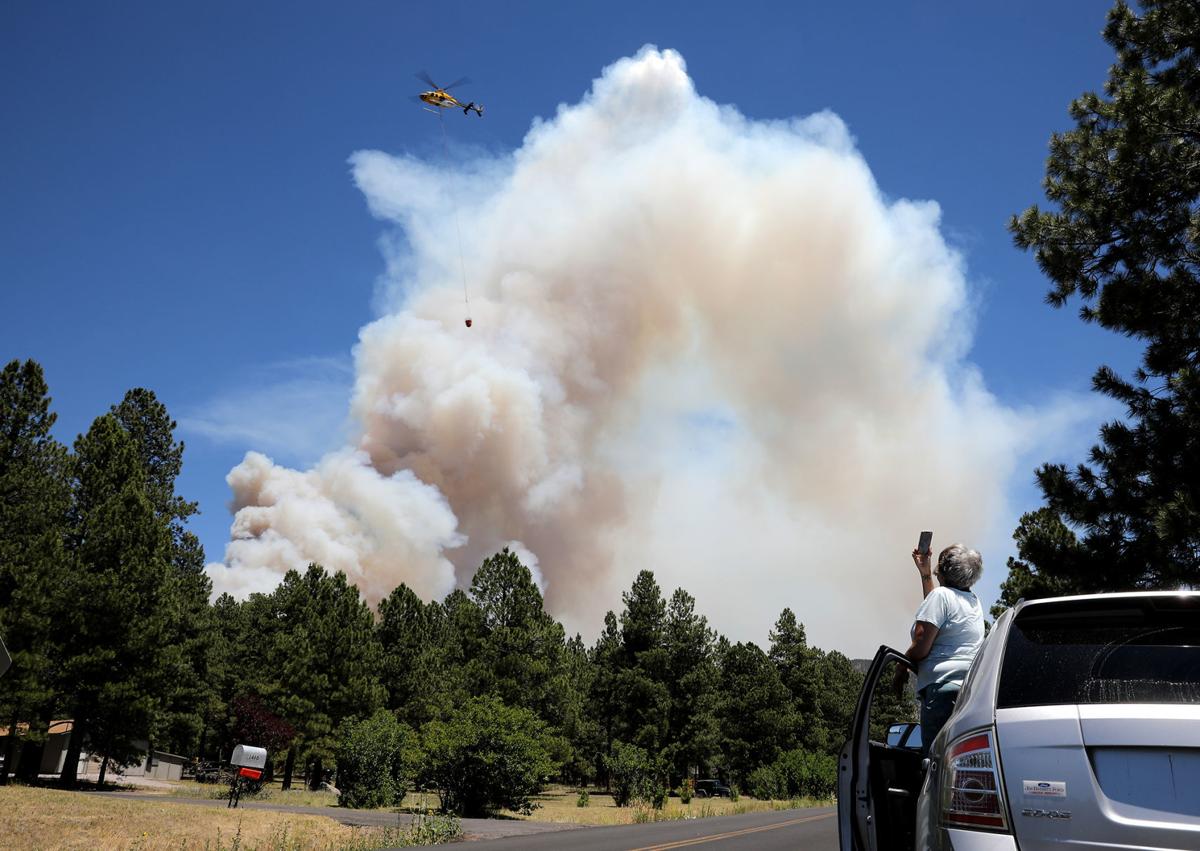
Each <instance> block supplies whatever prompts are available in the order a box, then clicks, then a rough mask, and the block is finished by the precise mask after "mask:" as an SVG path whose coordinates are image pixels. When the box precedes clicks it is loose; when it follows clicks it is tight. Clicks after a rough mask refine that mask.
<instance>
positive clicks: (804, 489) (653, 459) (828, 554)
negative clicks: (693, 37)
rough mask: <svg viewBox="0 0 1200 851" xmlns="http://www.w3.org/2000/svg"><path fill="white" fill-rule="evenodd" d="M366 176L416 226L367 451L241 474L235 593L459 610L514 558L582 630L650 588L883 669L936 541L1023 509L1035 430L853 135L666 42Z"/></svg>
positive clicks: (227, 584)
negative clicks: (509, 149)
mask: <svg viewBox="0 0 1200 851" xmlns="http://www.w3.org/2000/svg"><path fill="white" fill-rule="evenodd" d="M352 165H353V174H354V179H355V181H356V183H357V185H358V186H359V188H360V189H361V190H362V192H363V193H364V195H365V196H366V199H367V202H368V203H369V205H370V208H371V210H372V211H373V212H374V214H375V215H377V216H378V217H379V218H381V219H383V220H385V221H387V222H389V223H392V224H393V225H394V226H395V228H396V230H395V233H394V234H393V236H392V238H391V242H390V243H389V245H390V247H391V248H390V250H389V261H390V262H389V270H390V271H389V275H390V277H389V286H388V292H387V293H386V294H385V296H384V299H385V301H386V302H387V304H386V310H385V311H383V312H384V314H385V315H382V317H381V318H380V319H378V320H377V321H375V322H373V323H372V324H370V325H368V326H367V327H366V328H364V329H363V330H362V332H361V335H360V340H359V344H358V347H357V349H356V354H355V356H356V370H357V371H356V384H355V392H354V399H353V404H352V412H351V413H352V417H353V419H354V421H355V422H356V423H357V425H358V427H359V428H360V433H359V437H358V439H357V441H356V442H355V443H354V445H353V446H351V447H347V448H346V449H345V450H342V451H339V452H336V453H334V454H333V455H330V456H329V457H327V458H325V459H324V460H323V461H321V462H320V463H319V464H318V465H317V466H316V467H315V468H314V469H311V470H309V471H307V472H298V471H294V470H289V469H285V468H282V467H280V466H277V465H275V464H274V463H272V462H271V461H270V460H269V459H267V458H266V457H264V456H263V455H260V454H257V453H250V454H248V455H247V456H246V459H245V460H244V461H243V462H242V463H241V464H240V465H239V466H238V467H237V468H235V469H234V470H233V471H232V472H231V473H230V475H229V483H230V485H231V487H232V488H233V491H234V509H235V511H236V517H235V520H234V524H233V536H232V537H233V540H232V541H231V542H230V544H229V545H228V549H227V550H226V554H225V561H224V564H223V565H212V566H210V573H211V574H212V576H213V578H214V581H215V584H216V586H217V588H218V590H226V589H228V590H233V591H235V592H241V593H245V592H247V591H252V590H269V589H270V588H272V587H274V585H275V584H276V583H277V582H278V580H279V578H280V576H281V574H282V573H283V572H284V571H285V570H287V569H289V568H302V567H303V566H304V565H305V564H307V563H308V562H310V561H317V562H320V563H322V564H324V565H326V566H327V567H329V568H331V569H340V570H344V571H346V573H347V574H348V575H349V577H350V578H351V580H352V581H354V582H356V583H357V584H358V585H359V587H360V588H362V590H363V591H364V593H365V594H366V596H367V597H368V599H370V600H371V601H372V602H374V601H377V600H378V599H379V598H380V597H381V596H384V595H386V594H387V593H388V592H389V591H390V590H391V589H392V588H393V587H394V586H395V585H397V584H398V583H400V582H406V583H408V584H409V585H410V586H411V587H413V588H414V589H415V590H417V591H418V592H419V593H420V594H422V595H424V596H426V597H427V598H430V597H440V596H441V595H443V594H445V593H446V592H448V591H449V590H451V589H452V588H453V587H455V585H464V584H466V583H468V582H469V581H470V578H471V575H472V572H473V570H474V569H475V568H476V567H477V566H478V564H479V563H480V561H481V559H482V558H484V557H486V556H487V555H488V554H490V553H492V552H494V551H496V550H497V549H499V548H500V547H502V546H505V545H509V546H514V547H519V548H520V551H521V552H522V554H523V555H524V557H525V558H526V559H527V561H529V562H532V563H533V567H534V568H535V572H537V573H538V576H539V579H540V581H542V582H543V583H544V589H545V592H546V597H547V601H548V606H549V607H550V608H551V610H552V611H553V612H554V613H555V614H557V615H558V616H559V617H561V618H563V619H564V620H565V621H566V622H567V624H568V626H572V627H578V628H581V629H583V630H584V631H585V633H593V632H594V630H595V627H596V625H597V624H598V623H599V618H600V615H602V613H603V611H604V609H606V608H613V607H617V606H619V604H620V603H619V591H620V589H621V588H624V587H627V586H628V584H629V582H630V581H631V580H632V578H633V575H634V574H635V573H636V571H637V570H639V569H642V568H651V569H653V570H654V571H655V573H656V575H657V576H658V578H659V581H660V584H662V585H663V586H664V588H665V590H666V591H667V592H668V593H669V591H670V589H671V588H673V587H675V586H676V585H683V586H684V587H685V588H687V589H688V590H690V591H691V592H692V593H693V594H695V595H696V596H697V597H698V601H699V608H700V610H701V611H704V612H706V613H707V614H708V615H709V616H710V618H711V619H712V620H713V622H714V624H715V625H716V626H717V627H719V628H721V629H722V630H725V631H727V632H728V633H729V634H731V635H732V636H733V637H736V638H753V639H755V640H759V641H761V640H762V639H763V638H765V632H766V628H767V626H768V625H769V624H770V623H771V622H773V620H774V619H775V617H776V616H777V615H778V613H779V611H780V610H781V609H782V608H783V607H784V606H790V607H792V608H793V609H794V610H795V611H796V612H797V614H798V616H799V617H800V619H801V620H803V621H804V622H805V623H806V624H807V625H808V627H809V632H810V635H811V636H812V637H813V638H814V639H815V640H817V641H818V643H823V644H825V645H827V646H828V645H832V646H837V647H842V648H847V649H850V650H852V651H860V652H861V651H865V650H866V649H867V648H869V647H870V646H871V645H873V644H876V645H877V644H878V643H879V642H880V641H881V640H884V639H889V640H892V641H900V640H901V639H902V637H903V630H904V629H905V626H906V624H907V620H908V618H909V617H911V612H912V609H913V608H914V606H915V604H916V602H917V598H916V596H915V594H916V580H915V573H914V571H913V570H912V568H911V565H907V566H906V564H905V562H906V559H907V556H906V551H907V549H908V548H911V546H912V545H913V543H914V542H915V539H916V535H917V532H918V531H919V530H920V529H921V528H933V529H935V530H937V532H938V535H937V539H936V540H935V543H941V544H946V543H950V539H951V538H953V539H962V540H964V541H967V542H972V543H973V542H977V541H978V540H979V539H980V537H981V536H983V535H985V534H987V533H988V532H989V531H990V527H991V525H992V524H994V523H995V522H996V520H997V513H998V512H1002V511H1003V509H1004V504H1003V503H1004V500H1003V495H1004V491H1005V487H1006V485H1007V480H1008V478H1009V475H1010V473H1011V470H1012V467H1013V464H1014V461H1015V458H1016V450H1017V445H1018V442H1019V439H1020V435H1021V433H1022V431H1023V429H1025V428H1026V427H1027V424H1026V423H1024V422H1023V421H1022V420H1021V419H1020V418H1019V417H1018V416H1017V415H1016V414H1015V413H1014V412H1012V411H1010V410H1007V409H1005V408H1003V407H1002V406H1000V405H999V404H998V403H997V402H996V400H995V399H994V398H993V397H992V396H991V395H990V394H989V393H988V392H987V391H986V389H985V388H984V387H983V385H982V382H981V381H980V379H979V377H978V376H977V375H976V373H975V372H974V370H973V369H972V368H971V367H970V364H969V363H968V362H967V361H966V360H965V353H966V351H967V348H968V346H969V343H970V336H971V327H972V317H971V310H970V304H969V300H968V291H967V287H966V284H965V280H964V271H963V264H962V261H961V258H960V257H959V256H958V255H957V254H956V252H955V251H953V250H952V249H951V248H949V247H948V246H947V245H946V242H945V241H944V240H943V238H942V236H941V235H940V233H939V230H938V217H939V211H938V208H937V206H936V205H935V204H932V203H914V202H910V201H904V200H889V199H887V198H885V197H884V196H883V195H882V193H881V192H880V189H879V187H878V186H876V184H875V182H874V180H873V178H872V176H871V173H870V170H869V169H868V167H867V165H866V163H865V162H864V161H863V159H862V157H861V156H860V155H859V153H858V152H857V151H856V149H855V147H854V143H853V140H852V139H851V137H850V136H849V134H848V132H847V130H846V128H845V126H844V125H843V124H842V122H841V121H840V120H839V119H838V118H837V117H836V116H835V115H832V114H829V113H822V114H818V115H813V116H809V117H807V118H803V119H797V120H793V121H780V122H759V121H753V120H750V119H748V118H746V117H744V116H742V115H740V114H739V113H738V112H737V111H736V110H735V109H733V108H730V107H722V106H718V105H717V104H715V103H713V102H711V101H709V100H706V99H704V98H702V97H700V96H699V95H698V94H697V93H696V92H695V90H694V88H693V86H692V82H691V80H690V79H689V78H688V76H687V73H686V70H685V66H684V62H683V59H682V58H681V57H680V56H679V55H678V54H677V53H675V52H673V51H669V50H668V51H659V50H656V49H653V48H646V49H643V50H642V51H641V52H640V53H639V54H638V55H637V56H636V57H633V58H630V59H622V60H621V61H619V62H617V63H615V64H614V65H612V66H611V67H609V68H608V69H606V70H605V71H604V73H603V74H602V76H601V77H600V78H599V79H597V80H596V81H595V83H594V85H593V88H592V90H591V92H590V93H588V94H587V95H586V96H585V97H584V98H583V100H582V101H581V102H580V103H579V104H576V105H573V106H564V107H560V109H559V111H558V114H557V115H556V116H555V117H554V118H553V119H550V120H546V121H541V122H537V123H535V125H534V126H533V128H532V129H531V130H530V132H529V134H528V136H527V137H526V139H525V141H524V143H523V144H522V146H521V147H520V149H519V150H517V151H516V152H515V153H514V154H512V155H511V156H510V157H505V158H502V159H494V158H475V159H472V160H471V161H469V162H466V163H462V162H460V163H455V168H454V169H453V170H451V169H447V168H444V167H443V165H442V164H440V163H433V162H426V161H422V160H419V159H416V158H413V157H410V156H393V155H389V154H385V153H382V152H379V151H363V152H359V153H357V154H355V155H354V157H353V158H352ZM456 215H457V218H458V223H459V225H461V229H462V233H463V235H464V250H465V269H466V278H467V287H468V289H469V291H470V294H471V305H470V313H471V315H472V318H473V320H474V327H472V328H470V329H468V328H466V327H464V323H463V319H464V316H465V311H464V303H463V285H462V278H461V271H460V265H459V254H458V245H457V242H456V240H455V228H456V224H455V221H454V219H455V216H456ZM986 555H987V554H986V553H985V556H986ZM998 562H999V559H998V558H993V559H992V560H991V561H990V562H989V563H988V569H989V570H991V571H995V570H999V569H1000V565H999V563H998Z"/></svg>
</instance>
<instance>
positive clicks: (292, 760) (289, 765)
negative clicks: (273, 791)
mask: <svg viewBox="0 0 1200 851" xmlns="http://www.w3.org/2000/svg"><path fill="white" fill-rule="evenodd" d="M295 767H296V746H295V745H292V746H291V747H290V748H288V755H287V762H285V763H284V764H283V791H284V792H286V791H287V790H288V789H291V788H292V771H293V769H295Z"/></svg>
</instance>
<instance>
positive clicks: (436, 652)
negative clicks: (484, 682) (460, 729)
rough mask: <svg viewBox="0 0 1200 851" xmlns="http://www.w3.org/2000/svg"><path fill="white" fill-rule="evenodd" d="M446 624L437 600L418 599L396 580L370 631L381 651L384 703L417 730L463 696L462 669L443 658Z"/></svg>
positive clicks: (446, 654) (445, 646) (444, 656)
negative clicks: (373, 629)
mask: <svg viewBox="0 0 1200 851" xmlns="http://www.w3.org/2000/svg"><path fill="white" fill-rule="evenodd" d="M447 632H448V622H447V618H446V611H445V609H443V608H442V606H441V605H440V604H439V603H436V602H431V603H424V602H422V601H421V598H420V597H418V596H417V595H416V593H415V592H414V591H413V590H412V589H411V588H409V587H408V586H407V585H404V584H401V585H400V586H399V587H397V588H396V589H395V590H393V591H392V593H391V594H389V595H388V596H387V597H386V598H385V599H383V600H381V601H380V603H379V622H378V624H377V625H376V635H377V636H378V639H379V645H380V649H381V651H382V653H383V662H382V666H381V675H380V680H381V682H382V684H383V685H384V686H385V687H386V688H387V692H388V701H387V706H388V708H389V709H391V710H393V711H394V712H395V713H396V714H397V717H399V718H400V720H401V721H404V722H405V723H406V724H408V725H409V726H411V727H413V728H418V727H420V726H421V725H422V724H424V723H425V722H427V721H432V720H433V719H434V718H438V717H441V716H443V715H444V714H445V713H446V712H447V711H449V710H450V708H451V707H452V706H454V705H456V703H459V702H461V701H460V700H456V699H455V695H456V694H459V695H462V694H465V686H464V685H463V683H462V679H463V678H462V671H461V669H460V668H459V667H458V666H457V665H451V664H449V661H448V658H447V656H448V650H447Z"/></svg>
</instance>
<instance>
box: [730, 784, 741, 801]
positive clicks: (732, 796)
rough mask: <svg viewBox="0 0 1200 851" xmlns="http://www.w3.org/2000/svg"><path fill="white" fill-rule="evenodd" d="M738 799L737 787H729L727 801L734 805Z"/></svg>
mask: <svg viewBox="0 0 1200 851" xmlns="http://www.w3.org/2000/svg"><path fill="white" fill-rule="evenodd" d="M740 797H741V795H739V794H738V787H737V786H730V787H729V800H731V801H733V802H734V803H737V799H738V798H740Z"/></svg>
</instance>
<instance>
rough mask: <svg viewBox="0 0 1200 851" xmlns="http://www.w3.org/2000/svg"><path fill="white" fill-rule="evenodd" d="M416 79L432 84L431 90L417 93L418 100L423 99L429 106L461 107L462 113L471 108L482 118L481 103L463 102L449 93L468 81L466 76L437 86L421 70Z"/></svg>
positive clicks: (465, 113) (464, 113) (468, 111)
mask: <svg viewBox="0 0 1200 851" xmlns="http://www.w3.org/2000/svg"><path fill="white" fill-rule="evenodd" d="M417 79H418V80H420V81H421V82H423V83H426V84H428V85H430V86H433V89H432V90H431V91H428V92H421V93H420V94H419V95H417V99H418V100H421V101H424V102H425V103H427V104H429V105H430V106H438V107H441V108H442V109H450V108H451V107H453V108H456V109H461V110H462V111H463V115H470V114H471V110H475V114H476V115H478V116H479V117H480V118H483V104H481V103H479V104H477V103H474V102H471V103H467V104H463V103H462V102H460V101H459V100H458V98H456V97H455V96H454V95H452V94H450V89H452V88H454V87H455V86H461V85H462V84H463V83H466V82H469V80H467V78H466V77H463V78H462V79H461V80H455V81H454V82H453V83H451V84H450V85H448V86H439V85H438V84H437V83H435V82H434V81H433V80H431V79H430V77H429V75H428V74H426V73H425V72H424V71H421V72H420V73H418V74H417Z"/></svg>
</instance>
